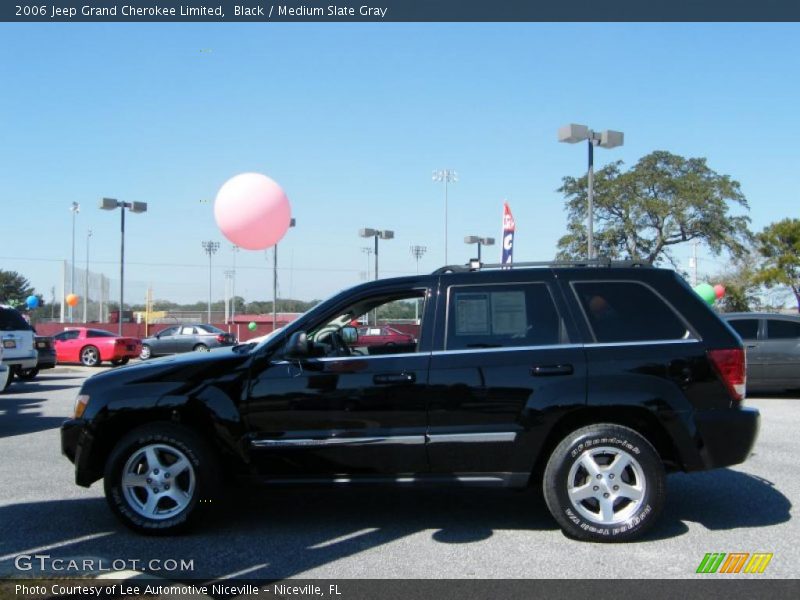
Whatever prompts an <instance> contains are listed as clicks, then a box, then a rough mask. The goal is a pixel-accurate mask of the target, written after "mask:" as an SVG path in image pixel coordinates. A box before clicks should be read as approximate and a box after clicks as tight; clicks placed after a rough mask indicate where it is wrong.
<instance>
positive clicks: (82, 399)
mask: <svg viewBox="0 0 800 600" xmlns="http://www.w3.org/2000/svg"><path fill="white" fill-rule="evenodd" d="M88 404H89V396H88V395H87V394H78V397H77V398H76V399H75V410H74V411H73V418H74V419H80V418H81V417H82V416H83V411H85V410H86V406H87V405H88Z"/></svg>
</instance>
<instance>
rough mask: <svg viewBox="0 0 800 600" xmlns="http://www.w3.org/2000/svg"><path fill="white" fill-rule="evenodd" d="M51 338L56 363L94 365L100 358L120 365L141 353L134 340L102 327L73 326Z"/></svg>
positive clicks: (99, 362) (137, 343) (138, 344)
mask: <svg viewBox="0 0 800 600" xmlns="http://www.w3.org/2000/svg"><path fill="white" fill-rule="evenodd" d="M53 339H54V340H55V346H56V356H57V357H58V362H60V363H76V362H79V363H81V364H82V365H84V366H86V367H97V366H99V365H100V364H101V363H102V362H104V361H109V362H110V363H111V364H112V365H114V366H119V365H124V364H127V363H128V361H129V360H130V359H131V358H136V357H137V356H139V352H141V342H140V341H139V340H138V339H136V338H132V337H120V336H118V335H116V334H114V333H111V332H110V331H105V330H103V329H89V328H87V327H75V328H72V329H67V330H66V331H62V332H61V333H59V334H57V335H55V336H53Z"/></svg>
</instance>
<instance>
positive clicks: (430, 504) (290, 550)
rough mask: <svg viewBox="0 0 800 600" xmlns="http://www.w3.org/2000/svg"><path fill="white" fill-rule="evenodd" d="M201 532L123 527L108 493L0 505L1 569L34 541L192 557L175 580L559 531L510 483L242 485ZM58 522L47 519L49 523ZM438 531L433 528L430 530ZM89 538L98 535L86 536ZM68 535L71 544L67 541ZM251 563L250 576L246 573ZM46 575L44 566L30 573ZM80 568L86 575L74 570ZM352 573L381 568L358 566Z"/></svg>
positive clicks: (91, 551)
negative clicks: (154, 533) (450, 486)
mask: <svg viewBox="0 0 800 600" xmlns="http://www.w3.org/2000/svg"><path fill="white" fill-rule="evenodd" d="M238 492H239V496H238V497H237V498H232V497H230V498H228V499H227V500H225V501H223V502H220V503H219V509H218V511H217V512H216V514H214V513H213V512H212V514H211V515H210V517H209V518H208V519H207V520H206V522H204V523H202V524H200V526H199V527H198V528H197V530H196V531H195V532H194V533H191V534H186V535H182V536H173V537H166V538H152V537H146V536H140V535H137V534H135V533H133V532H131V531H129V530H128V529H126V528H125V527H124V526H122V525H121V524H120V523H119V522H118V521H117V520H116V519H115V518H114V517H113V516H112V514H111V512H110V511H109V509H108V507H107V506H106V503H105V500H103V499H101V498H92V499H79V500H75V499H73V500H63V501H48V502H32V503H25V504H14V505H8V506H3V507H0V523H3V524H5V525H4V526H3V527H2V529H4V530H5V531H4V532H2V533H3V535H2V537H0V577H2V576H8V575H17V576H20V575H21V574H22V573H20V571H19V570H18V569H17V568H15V565H14V562H15V557H16V556H17V555H18V554H19V553H22V552H23V551H25V550H26V549H30V548H37V549H43V548H44V549H43V550H41V553H42V554H49V555H50V556H51V558H61V559H69V558H81V559H83V558H86V557H99V558H103V559H104V561H105V563H106V564H110V563H111V562H112V561H113V560H115V559H125V560H131V559H136V560H140V561H143V562H145V563H146V561H148V560H151V559H162V560H166V559H167V558H169V559H177V560H180V559H184V560H192V559H193V560H194V570H193V571H183V572H172V573H160V572H153V574H154V575H158V576H162V577H167V578H169V579H174V580H188V579H202V580H212V579H217V578H221V577H225V576H229V575H231V574H239V573H241V574H242V576H243V577H246V578H251V577H252V578H259V579H264V578H266V579H272V578H284V577H290V576H294V575H298V574H301V573H304V572H307V571H309V570H311V569H315V568H318V567H322V566H324V565H326V564H328V563H331V562H334V561H337V560H340V559H343V558H346V557H349V556H353V555H357V554H359V553H361V552H364V551H368V550H371V549H374V548H377V547H379V546H381V545H384V544H387V543H391V542H395V541H397V540H400V539H402V538H405V537H408V536H411V535H417V534H420V533H422V532H425V535H426V536H430V535H432V537H433V539H434V540H435V541H437V542H441V543H446V544H466V543H473V542H481V541H483V540H485V539H487V538H489V537H491V536H492V535H493V532H494V530H497V529H515V530H539V531H541V530H553V531H554V530H556V529H557V527H556V525H555V523H554V522H553V520H552V519H551V518H550V516H549V515H548V514H547V510H546V508H545V507H544V504H543V503H541V502H540V501H539V500H537V497H538V494H534V493H532V492H530V491H525V492H512V491H507V490H479V489H473V490H467V491H465V490H434V489H424V490H397V489H394V490H393V489H388V488H383V489H365V488H361V489H347V490H341V489H339V490H331V489H330V488H325V489H318V488H316V489H313V488H312V489H308V488H307V489H303V490H300V489H291V490H290V489H280V488H279V489H258V488H257V489H249V490H247V489H242V490H238ZM45 523H48V524H53V526H46V527H45V526H42V524H45ZM430 530H434V531H433V533H432V534H431V533H429V531H430ZM87 536H91V539H85V538H87ZM65 542H66V543H65ZM243 571H245V572H246V574H243ZM33 574H39V572H38V570H37V571H34V572H29V573H27V575H33ZM75 574H78V573H75ZM352 576H354V577H370V576H375V574H374V573H369V572H366V571H365V572H363V573H360V574H358V573H353V574H352Z"/></svg>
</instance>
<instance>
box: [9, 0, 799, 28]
mask: <svg viewBox="0 0 800 600" xmlns="http://www.w3.org/2000/svg"><path fill="white" fill-rule="evenodd" d="M0 21H6V22H37V23H41V22H61V23H64V22H102V23H114V22H133V21H149V22H162V23H163V22H192V21H195V22H251V23H253V22H273V21H274V22H292V23H308V22H317V23H324V22H351V23H362V22H373V23H374V22H443V21H451V22H456V21H463V22H514V21H519V22H537V21H538V22H556V21H560V22H568V21H573V22H574V21H597V22H604V21H606V22H608V21H685V22H687V21H696V22H700V21H704V22H709V21H731V22H732V21H761V22H766V21H800V1H798V0H357V1H349V0H340V1H338V2H337V1H334V0H327V1H324V2H320V1H318V0H298V1H296V2H279V1H276V2H270V1H264V0H253V1H247V0H237V1H229V0H205V1H203V0H201V1H199V2H198V1H196V0H182V1H181V0H159V1H157V0H119V1H115V0H52V1H46V2H43V1H31V2H27V1H14V0H4V1H3V2H2V3H0Z"/></svg>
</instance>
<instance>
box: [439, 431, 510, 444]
mask: <svg viewBox="0 0 800 600" xmlns="http://www.w3.org/2000/svg"><path fill="white" fill-rule="evenodd" d="M516 439H517V434H516V432H513V431H497V432H480V433H434V434H431V435H428V441H429V442H430V443H431V444H440V443H445V444H455V443H459V442H465V443H468V444H480V443H502V442H513V441H515V440H516Z"/></svg>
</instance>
